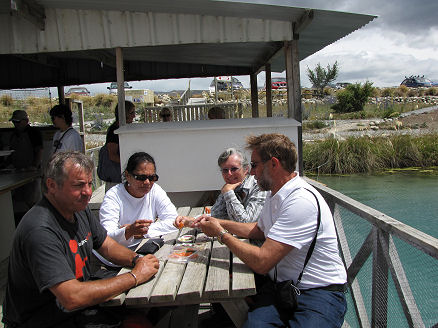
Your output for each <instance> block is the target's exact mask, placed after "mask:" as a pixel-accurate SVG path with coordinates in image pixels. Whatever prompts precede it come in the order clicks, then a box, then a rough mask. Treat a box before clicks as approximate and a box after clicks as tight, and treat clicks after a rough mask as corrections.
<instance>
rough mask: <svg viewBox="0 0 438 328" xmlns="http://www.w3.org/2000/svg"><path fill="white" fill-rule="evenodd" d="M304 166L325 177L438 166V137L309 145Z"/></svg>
mask: <svg viewBox="0 0 438 328" xmlns="http://www.w3.org/2000/svg"><path fill="white" fill-rule="evenodd" d="M303 164H304V171H305V172H309V173H310V172H314V173H325V174H351V173H371V172H378V171H382V170H385V169H393V168H406V167H422V168H425V167H432V166H437V165H438V134H436V133H435V134H430V135H423V136H415V137H414V136H410V135H398V136H391V137H376V138H370V137H359V138H354V137H350V138H347V139H346V140H342V141H341V140H337V139H334V138H330V139H326V140H321V141H315V142H307V143H305V144H304V146H303Z"/></svg>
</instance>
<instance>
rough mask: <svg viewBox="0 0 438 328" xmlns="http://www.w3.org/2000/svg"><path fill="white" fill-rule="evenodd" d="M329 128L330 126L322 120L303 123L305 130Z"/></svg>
mask: <svg viewBox="0 0 438 328" xmlns="http://www.w3.org/2000/svg"><path fill="white" fill-rule="evenodd" d="M327 126H328V125H327V124H326V123H325V122H324V121H321V120H316V121H309V122H305V123H303V130H315V129H323V128H325V127H327Z"/></svg>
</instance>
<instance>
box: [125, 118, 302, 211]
mask: <svg viewBox="0 0 438 328" xmlns="http://www.w3.org/2000/svg"><path fill="white" fill-rule="evenodd" d="M299 125H300V123H299V122H297V121H296V120H293V119H288V118H257V119H254V118H250V119H239V120H233V119H227V120H207V121H190V122H157V123H145V124H128V125H125V126H122V127H120V128H119V129H118V130H117V131H116V133H117V134H118V135H119V140H120V150H121V151H120V157H121V162H122V170H123V169H124V168H125V167H126V163H127V161H128V159H129V157H130V156H131V155H132V154H133V153H135V152H138V151H144V152H147V153H149V154H150V155H152V156H153V157H154V159H155V162H156V165H157V174H158V175H159V177H160V179H159V181H158V184H159V185H160V186H161V187H163V188H164V190H166V191H167V192H168V194H169V196H170V198H171V199H172V201H173V202H174V204H175V205H177V206H182V205H190V206H196V205H197V204H196V203H197V201H198V200H199V199H200V198H201V196H202V195H203V193H204V192H205V191H209V190H218V189H220V188H221V187H222V186H223V184H224V181H223V179H222V176H221V174H220V172H219V167H218V165H217V158H218V156H219V154H220V153H221V152H222V151H224V150H225V149H226V148H229V147H236V148H238V149H241V150H243V151H245V152H246V154H247V156H248V160H250V153H249V152H248V151H246V150H245V145H246V137H247V136H249V135H251V134H252V135H259V134H262V133H282V134H285V135H287V136H288V137H289V138H290V139H291V140H292V141H293V142H294V143H295V144H297V141H298V126H299Z"/></svg>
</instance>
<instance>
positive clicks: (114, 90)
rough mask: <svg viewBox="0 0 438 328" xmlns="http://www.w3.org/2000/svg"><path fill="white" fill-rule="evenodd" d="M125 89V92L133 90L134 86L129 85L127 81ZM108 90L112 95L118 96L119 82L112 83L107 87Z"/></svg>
mask: <svg viewBox="0 0 438 328" xmlns="http://www.w3.org/2000/svg"><path fill="white" fill-rule="evenodd" d="M124 87H125V90H126V89H132V86H130V85H129V84H128V82H126V81H125V83H124ZM107 89H108V90H109V94H110V95H116V94H117V82H111V84H110V86H109V87H107Z"/></svg>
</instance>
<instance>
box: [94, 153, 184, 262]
mask: <svg viewBox="0 0 438 328" xmlns="http://www.w3.org/2000/svg"><path fill="white" fill-rule="evenodd" d="M124 177H125V179H126V182H124V183H120V184H118V185H116V186H114V187H112V188H111V189H110V190H108V192H107V193H106V194H105V197H104V199H103V202H102V205H101V206H100V211H99V219H100V223H101V224H102V226H103V227H104V228H105V229H106V230H107V232H108V236H110V237H111V238H113V239H114V240H116V241H117V242H119V243H120V244H122V245H125V246H126V247H129V248H131V249H134V248H135V247H136V246H137V245H138V244H139V243H140V242H141V239H142V238H145V237H159V236H161V235H164V234H166V233H169V232H172V231H175V230H176V228H175V227H174V226H173V222H174V221H175V219H176V217H177V212H176V208H175V206H174V205H173V204H172V202H171V201H170V199H169V197H168V196H167V194H166V192H165V191H164V190H163V189H162V188H161V187H160V186H159V185H158V184H156V183H155V182H156V181H158V175H157V174H156V167H155V161H154V159H153V158H152V156H151V155H149V154H147V153H144V152H138V153H135V154H133V155H132V156H131V157H130V158H129V160H128V164H127V165H126V170H125V172H124ZM157 218H158V219H157ZM98 257H99V256H98ZM100 259H101V260H102V258H100ZM103 262H104V263H105V264H109V263H108V262H107V261H103Z"/></svg>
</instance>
